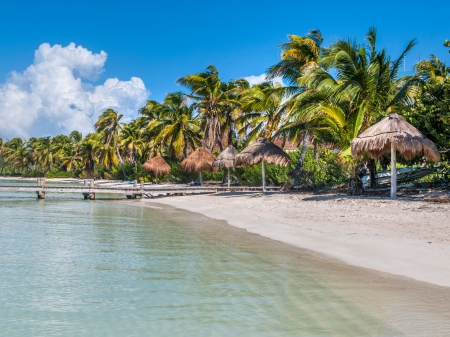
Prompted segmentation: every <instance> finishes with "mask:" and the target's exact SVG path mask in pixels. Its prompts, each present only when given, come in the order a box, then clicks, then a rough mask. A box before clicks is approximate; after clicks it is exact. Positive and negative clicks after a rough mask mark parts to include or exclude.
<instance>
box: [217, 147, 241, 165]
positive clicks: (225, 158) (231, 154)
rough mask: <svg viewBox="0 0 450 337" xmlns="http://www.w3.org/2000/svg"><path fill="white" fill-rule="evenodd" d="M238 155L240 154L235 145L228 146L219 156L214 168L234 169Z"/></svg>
mask: <svg viewBox="0 0 450 337" xmlns="http://www.w3.org/2000/svg"><path fill="white" fill-rule="evenodd" d="M237 154H238V152H237V150H236V149H235V148H234V147H233V145H228V147H227V148H226V149H225V150H223V151H222V152H221V153H220V154H219V155H218V156H217V158H216V160H214V162H213V164H212V166H213V167H219V168H224V167H234V160H235V158H236V155H237Z"/></svg>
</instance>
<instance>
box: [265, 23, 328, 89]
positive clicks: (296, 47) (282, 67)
mask: <svg viewBox="0 0 450 337" xmlns="http://www.w3.org/2000/svg"><path fill="white" fill-rule="evenodd" d="M288 38H289V41H288V42H285V43H283V44H281V45H280V47H281V60H280V61H279V62H278V63H276V64H275V65H273V66H271V67H270V68H269V69H268V71H267V79H273V78H275V77H278V76H281V77H282V78H283V79H285V80H287V81H288V82H289V83H290V84H292V85H294V86H295V85H296V84H297V79H298V78H299V77H300V76H302V74H303V72H304V71H305V70H307V69H308V68H310V67H316V66H317V64H318V63H319V62H320V59H321V56H322V64H323V63H325V61H326V58H325V57H324V56H325V55H324V52H325V49H322V48H321V44H322V42H323V37H322V33H321V32H320V30H316V29H313V30H310V31H309V33H308V34H306V36H304V37H301V36H298V35H288Z"/></svg>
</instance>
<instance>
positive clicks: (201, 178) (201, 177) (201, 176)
mask: <svg viewBox="0 0 450 337" xmlns="http://www.w3.org/2000/svg"><path fill="white" fill-rule="evenodd" d="M200 186H203V175H202V171H200Z"/></svg>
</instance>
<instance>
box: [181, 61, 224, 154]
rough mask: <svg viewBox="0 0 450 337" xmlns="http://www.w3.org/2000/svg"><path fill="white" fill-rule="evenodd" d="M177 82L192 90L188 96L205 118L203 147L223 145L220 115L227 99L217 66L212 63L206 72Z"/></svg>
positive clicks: (209, 148) (211, 148)
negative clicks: (222, 105)
mask: <svg viewBox="0 0 450 337" xmlns="http://www.w3.org/2000/svg"><path fill="white" fill-rule="evenodd" d="M177 83H178V84H180V85H184V86H186V87H187V88H189V89H190V90H191V94H189V95H187V96H188V97H189V98H191V99H193V100H194V102H195V103H194V107H195V108H196V109H198V112H199V113H200V115H201V117H202V118H203V119H204V120H205V124H204V133H203V147H205V148H207V149H208V150H209V151H212V150H213V148H214V146H216V145H218V146H219V147H222V144H221V143H220V141H221V130H220V117H221V114H222V111H221V104H222V103H223V101H225V100H226V94H225V92H224V90H223V89H224V86H223V83H222V81H221V80H220V78H219V72H218V71H217V69H216V67H214V66H212V65H211V66H208V67H207V68H206V71H204V72H200V73H197V74H194V75H188V76H185V77H181V78H179V79H178V80H177Z"/></svg>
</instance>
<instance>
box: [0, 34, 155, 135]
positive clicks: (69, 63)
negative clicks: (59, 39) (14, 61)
mask: <svg viewBox="0 0 450 337" xmlns="http://www.w3.org/2000/svg"><path fill="white" fill-rule="evenodd" d="M106 58H107V54H106V53H105V52H104V51H101V52H100V53H98V54H94V53H92V52H91V51H89V50H87V49H86V48H83V47H81V46H78V47H77V46H75V44H74V43H71V44H69V45H68V46H67V47H62V46H61V45H54V46H50V45H49V44H48V43H43V44H41V45H40V46H39V48H38V49H37V50H36V52H35V54H34V61H33V64H32V65H30V66H29V67H28V68H27V69H26V70H25V71H24V72H16V71H13V72H12V73H11V76H10V77H9V78H8V79H7V81H6V82H5V83H2V84H0V137H2V138H3V139H9V138H12V137H25V138H28V137H30V136H43V135H56V134H60V133H66V134H67V133H69V132H71V131H73V130H78V131H81V132H82V133H83V134H86V133H87V132H90V131H92V129H93V124H94V123H95V121H96V120H97V117H98V116H99V115H100V114H101V113H102V112H103V111H104V110H106V109H107V108H112V109H115V110H116V111H118V112H120V113H122V114H124V120H125V121H129V120H131V119H132V118H134V117H136V115H137V110H138V109H139V108H140V107H142V106H143V105H144V103H145V100H146V99H147V98H148V96H149V94H150V93H149V92H148V90H147V89H146V88H145V85H144V82H143V81H142V80H141V79H140V78H138V77H132V78H131V79H130V80H129V81H120V80H118V79H117V78H109V79H107V80H106V81H105V82H104V83H103V84H102V85H96V86H94V85H92V84H91V83H90V82H89V81H94V80H96V79H97V78H98V76H99V75H100V74H101V73H102V72H103V67H104V65H105V62H106Z"/></svg>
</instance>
